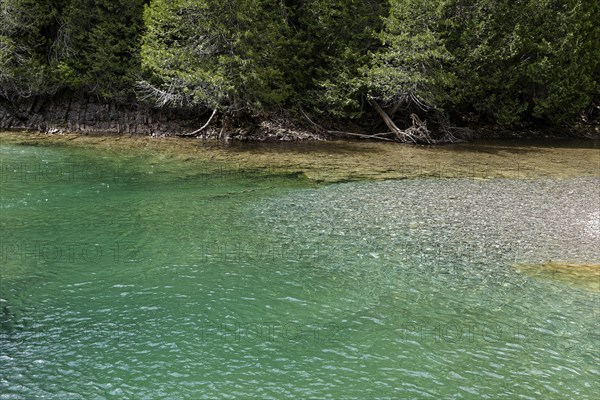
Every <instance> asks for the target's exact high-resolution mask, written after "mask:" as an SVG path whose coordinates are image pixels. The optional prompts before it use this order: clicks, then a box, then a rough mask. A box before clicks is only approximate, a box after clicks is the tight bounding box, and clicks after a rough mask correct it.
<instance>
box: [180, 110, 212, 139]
mask: <svg viewBox="0 0 600 400" xmlns="http://www.w3.org/2000/svg"><path fill="white" fill-rule="evenodd" d="M216 113H217V109H216V108H215V109H214V110H213V112H212V114H211V115H210V118H208V121H206V123H205V124H204V125H202V126H201V127H200V128H198V129H196V130H195V131H194V132H190V133H182V134H179V135H177V136H196V135H197V134H199V133H200V132H202V131H203V130H205V129H206V128H207V127H208V125H210V123H211V121H212V120H213V118H214V116H215V114H216Z"/></svg>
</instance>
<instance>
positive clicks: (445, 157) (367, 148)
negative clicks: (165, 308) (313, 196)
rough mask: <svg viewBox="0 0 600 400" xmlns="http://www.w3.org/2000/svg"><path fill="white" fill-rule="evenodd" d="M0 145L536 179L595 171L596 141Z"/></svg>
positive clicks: (308, 172) (94, 137)
mask: <svg viewBox="0 0 600 400" xmlns="http://www.w3.org/2000/svg"><path fill="white" fill-rule="evenodd" d="M0 143H1V144H7V145H9V144H15V145H33V146H69V147H77V148H81V149H88V150H94V151H105V152H107V153H111V152H113V153H114V152H116V153H126V154H127V155H128V156H132V157H133V156H135V157H144V158H147V159H148V160H149V162H155V163H157V164H160V163H162V162H169V161H173V162H176V163H181V164H182V165H183V166H184V167H185V168H189V170H190V171H194V170H198V169H202V170H205V171H209V172H210V171H211V170H214V169H219V170H222V171H225V170H227V171H229V173H231V171H238V172H240V171H255V172H259V173H261V174H268V175H282V174H283V175H290V174H291V175H302V176H304V177H305V178H307V179H308V180H310V181H314V182H324V183H333V182H343V181H355V180H384V179H411V178H440V179H442V178H449V179H454V178H469V179H495V178H505V179H536V178H548V177H551V178H558V179H562V178H569V177H578V176H594V177H598V176H600V142H596V141H591V140H549V139H545V140H539V139H538V140H525V139H519V140H513V141H508V140H504V141H503V140H479V141H474V142H465V143H458V144H449V145H444V146H413V145H405V144H399V143H385V142H374V141H351V140H326V141H296V142H281V141H278V142H240V141H222V140H215V139H190V138H178V137H150V136H142V135H115V134H110V135H107V134H87V135H82V134H73V133H65V134H46V133H39V132H31V131H19V132H16V131H0Z"/></svg>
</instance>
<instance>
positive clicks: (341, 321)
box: [0, 146, 600, 399]
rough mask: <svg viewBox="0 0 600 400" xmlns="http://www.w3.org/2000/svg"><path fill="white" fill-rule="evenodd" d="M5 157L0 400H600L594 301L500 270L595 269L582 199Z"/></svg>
mask: <svg viewBox="0 0 600 400" xmlns="http://www.w3.org/2000/svg"><path fill="white" fill-rule="evenodd" d="M1 154H2V160H1V164H2V177H1V178H2V179H1V185H2V186H1V192H0V201H1V204H0V205H1V215H0V216H1V220H2V225H1V228H2V237H1V239H2V259H1V261H2V264H1V265H2V267H1V269H0V279H1V280H0V299H1V300H0V301H1V303H0V307H1V313H0V318H1V319H0V323H1V328H0V329H1V330H0V335H1V336H0V338H1V340H0V361H1V363H0V398H39V397H47V398H61V399H62V398H73V399H91V398H169V399H175V398H193V399H196V398H261V399H269V398H274V399H281V398H315V399H324V398H332V399H342V398H343V399H353V398H356V399H368V398H378V399H379V398H390V399H398V398H474V399H480V398H490V399H498V398H507V399H515V398H524V399H527V398H530V399H537V398H544V399H551V398H556V399H563V398H578V399H595V398H598V396H599V395H600V367H599V362H600V354H599V350H598V349H599V348H600V342H599V341H600V334H599V326H600V325H599V315H598V307H599V306H600V296H599V294H598V293H597V292H594V291H590V290H587V289H585V288H582V287H578V286H576V285H568V284H565V283H564V282H563V283H561V282H557V281H554V280H552V279H549V280H543V279H542V280H538V279H533V278H530V277H528V276H525V275H522V274H520V273H519V272H517V271H516V270H515V269H514V268H513V267H512V265H513V264H515V263H516V262H540V261H544V260H547V259H560V258H561V257H562V258H565V259H568V260H569V261H574V262H576V261H581V262H598V255H597V252H596V250H595V249H596V246H597V245H598V244H599V243H598V236H597V233H598V232H597V231H596V230H594V229H595V228H594V227H595V225H594V221H596V220H597V218H598V216H597V212H598V211H599V205H598V203H597V199H598V198H599V197H598V194H599V193H598V187H599V186H600V185H599V183H600V182H599V180H598V179H597V178H585V179H583V178H582V179H570V180H563V181H552V180H537V181H511V180H491V181H473V180H460V179H458V180H439V179H438V180H436V179H428V180H414V181H390V182H355V183H343V184H336V185H329V186H315V185H313V184H311V183H310V182H308V181H306V180H303V179H302V178H301V177H297V176H275V175H268V174H266V173H251V172H248V173H242V172H240V171H239V170H238V169H233V170H231V171H229V170H227V168H224V169H223V168H221V167H217V168H215V166H214V165H206V168H204V167H202V166H200V164H197V163H185V162H181V161H178V162H176V161H163V162H158V161H157V160H156V159H155V158H151V157H143V156H140V155H135V154H131V155H123V154H122V153H120V154H110V153H98V152H94V151H92V150H81V149H79V150H75V149H67V148H51V147H32V146H2V147H1ZM594 218H596V219H594Z"/></svg>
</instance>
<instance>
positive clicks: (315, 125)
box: [300, 107, 393, 142]
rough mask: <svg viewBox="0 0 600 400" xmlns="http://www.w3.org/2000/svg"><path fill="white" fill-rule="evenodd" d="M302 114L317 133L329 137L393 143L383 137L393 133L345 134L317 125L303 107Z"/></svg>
mask: <svg viewBox="0 0 600 400" xmlns="http://www.w3.org/2000/svg"><path fill="white" fill-rule="evenodd" d="M300 112H302V115H304V118H306V119H307V121H308V122H310V123H311V125H313V126H314V127H315V128H316V129H317V131H320V132H323V133H327V134H329V135H335V136H352V137H359V138H362V139H377V140H386V141H390V142H392V141H393V140H392V139H389V138H385V137H382V136H385V135H390V134H391V132H383V133H376V134H374V135H365V134H362V133H354V132H343V131H334V130H329V129H325V128H323V127H322V126H321V125H319V124H317V123H316V122H314V121H313V120H312V119H310V117H309V116H308V115H306V113H305V112H304V110H303V109H302V107H301V108H300Z"/></svg>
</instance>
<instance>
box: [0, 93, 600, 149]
mask: <svg viewBox="0 0 600 400" xmlns="http://www.w3.org/2000/svg"><path fill="white" fill-rule="evenodd" d="M208 122H210V123H208ZM325 125H331V126H335V127H336V128H335V129H336V130H329V129H327V128H324V127H323V126H320V125H316V124H315V123H314V122H313V121H312V120H309V119H308V118H304V117H301V118H300V119H298V118H292V117H290V116H289V115H288V116H285V115H280V116H278V117H271V118H256V119H255V120H252V121H245V122H244V123H243V124H242V125H241V126H234V125H232V124H231V123H228V122H227V121H223V120H222V119H220V118H218V117H217V118H214V119H213V118H212V116H211V113H210V112H208V111H206V112H204V113H201V112H200V113H199V112H194V111H191V110H185V109H167V110H165V109H157V108H152V107H148V106H144V105H139V104H129V105H127V104H111V103H106V102H103V101H101V100H99V99H97V98H95V97H93V96H83V95H72V94H68V93H65V94H63V95H61V96H57V97H55V98H45V97H32V98H30V99H26V100H22V101H20V102H18V103H7V102H3V101H1V100H0V131H3V130H21V131H23V130H24V131H36V132H40V133H51V134H65V133H78V134H96V135H97V134H103V135H122V134H126V135H140V136H152V137H169V136H188V135H190V134H192V133H194V132H196V133H194V134H193V135H190V136H194V137H197V138H201V139H227V140H232V141H249V142H279V141H283V142H290V141H325V140H339V139H360V138H363V139H364V138H365V137H367V136H369V135H372V134H373V132H371V131H370V130H366V129H365V128H364V127H360V126H358V125H356V124H354V123H349V122H348V121H329V123H325ZM202 127H204V129H201V130H200V131H199V132H198V130H199V128H202ZM381 129H383V130H385V128H383V127H382V128H381ZM451 133H452V136H453V137H454V139H453V140H456V141H474V140H490V139H509V140H513V139H535V140H540V139H541V140H544V139H552V138H554V139H568V138H571V139H592V140H600V126H592V125H589V124H588V125H579V126H570V127H568V128H566V127H565V128H561V127H555V128H545V129H538V130H535V129H529V130H509V129H504V128H501V127H497V126H493V125H482V124H474V123H471V124H470V125H467V126H462V127H456V128H453V129H451ZM378 139H379V140H382V139H385V140H389V141H392V140H391V136H387V137H384V136H379V137H378Z"/></svg>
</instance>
